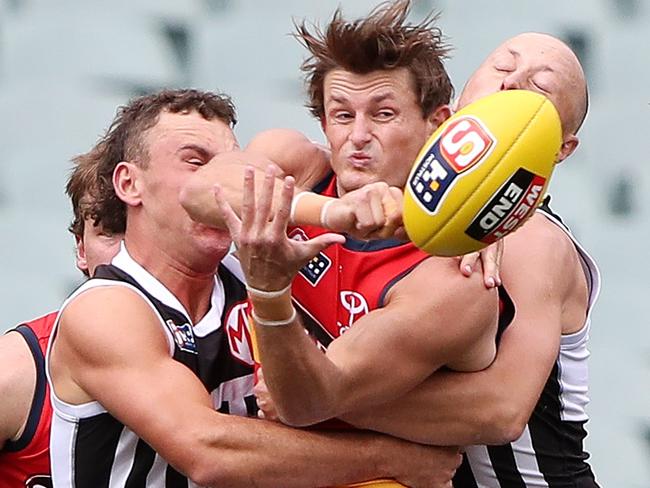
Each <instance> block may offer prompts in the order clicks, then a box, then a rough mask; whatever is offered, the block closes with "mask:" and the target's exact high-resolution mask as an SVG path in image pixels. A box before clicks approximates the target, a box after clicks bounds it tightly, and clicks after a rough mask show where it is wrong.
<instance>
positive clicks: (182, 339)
mask: <svg viewBox="0 0 650 488" xmlns="http://www.w3.org/2000/svg"><path fill="white" fill-rule="evenodd" d="M165 323H166V324H167V328H168V329H169V331H170V332H171V333H172V336H173V337H174V342H175V343H176V345H177V346H178V348H179V349H180V350H181V351H185V352H189V353H191V354H198V353H199V351H198V349H197V347H196V340H194V331H193V330H192V326H191V325H190V324H189V323H188V322H185V323H184V324H177V323H175V322H174V321H173V320H171V319H168V320H167V321H166V322H165Z"/></svg>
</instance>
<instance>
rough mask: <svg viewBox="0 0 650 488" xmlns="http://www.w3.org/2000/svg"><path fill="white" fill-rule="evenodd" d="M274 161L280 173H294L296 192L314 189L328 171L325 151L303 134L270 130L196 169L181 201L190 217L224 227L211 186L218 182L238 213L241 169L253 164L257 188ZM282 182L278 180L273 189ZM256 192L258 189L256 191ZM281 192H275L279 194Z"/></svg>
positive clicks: (290, 174)
mask: <svg viewBox="0 0 650 488" xmlns="http://www.w3.org/2000/svg"><path fill="white" fill-rule="evenodd" d="M271 163H275V164H276V165H277V166H278V167H279V168H280V171H281V173H280V174H278V176H279V177H280V176H293V177H294V178H295V180H296V186H297V188H298V191H300V189H310V188H313V187H314V186H315V185H316V184H317V183H318V182H319V181H321V180H322V179H323V178H324V177H325V175H326V174H327V172H328V171H329V170H330V166H329V156H328V151H327V150H326V149H325V148H323V147H322V146H319V145H317V144H314V143H313V142H311V141H310V140H308V139H307V138H306V137H305V136H304V135H303V134H301V133H300V132H297V131H292V130H288V129H273V130H269V131H265V132H262V133H260V134H258V135H257V136H256V137H255V138H253V140H252V141H251V142H250V144H249V145H248V146H247V147H246V149H245V150H244V151H232V152H228V153H222V154H218V155H216V156H215V157H214V158H212V160H210V162H209V163H208V164H206V165H204V166H202V167H201V168H199V169H198V170H197V171H196V172H195V173H194V174H193V175H192V176H191V177H190V178H189V180H188V183H187V184H186V186H185V188H184V189H183V191H182V192H181V197H180V198H181V204H182V205H183V207H184V208H185V210H186V211H187V212H188V213H189V214H190V216H191V217H192V218H193V219H194V220H196V221H198V222H202V223H204V224H207V225H211V226H214V227H220V228H223V227H224V223H223V220H222V217H221V212H219V209H218V207H217V205H216V203H215V201H214V195H213V186H214V184H215V183H218V184H219V185H220V186H221V188H222V189H223V192H224V196H225V197H226V199H227V200H228V202H229V203H230V204H231V206H232V207H233V208H234V209H235V211H236V212H237V213H239V211H240V206H241V193H242V180H243V175H244V168H245V167H246V166H253V167H254V168H255V170H256V173H257V178H256V181H257V182H258V184H257V185H256V188H257V189H259V187H260V185H261V181H262V180H263V175H264V172H265V170H266V167H267V166H268V165H269V164H271ZM281 185H282V181H281V180H280V179H278V180H277V183H276V189H278V190H279V188H280V186H281ZM256 193H258V194H259V191H256ZM279 193H280V192H279V191H276V192H275V194H276V195H278V194H279Z"/></svg>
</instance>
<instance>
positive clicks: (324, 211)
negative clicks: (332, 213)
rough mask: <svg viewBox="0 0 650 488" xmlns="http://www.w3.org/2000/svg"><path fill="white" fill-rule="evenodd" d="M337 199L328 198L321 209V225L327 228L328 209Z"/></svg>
mask: <svg viewBox="0 0 650 488" xmlns="http://www.w3.org/2000/svg"><path fill="white" fill-rule="evenodd" d="M335 201H336V199H335V198H332V199H331V200H327V201H326V202H325V204H324V205H323V208H321V209H320V226H321V227H325V228H327V209H328V208H330V205H332V204H333V203H334V202H335Z"/></svg>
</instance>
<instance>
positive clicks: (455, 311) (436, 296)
mask: <svg viewBox="0 0 650 488" xmlns="http://www.w3.org/2000/svg"><path fill="white" fill-rule="evenodd" d="M497 300H498V297H497V292H496V290H494V289H492V290H489V289H487V288H485V285H484V284H483V279H482V276H481V273H473V274H472V276H470V277H466V276H463V275H462V274H461V272H460V271H459V265H458V260H457V259H456V258H443V257H430V258H427V259H425V260H424V261H422V262H421V263H420V264H418V265H417V266H416V267H415V268H414V269H413V270H412V271H411V272H410V273H409V274H408V275H406V276H405V277H404V278H403V279H401V280H400V281H399V282H397V284H396V285H395V286H394V287H393V288H392V289H391V290H390V292H389V294H388V296H387V305H388V304H390V305H392V304H393V303H400V304H402V305H404V306H406V307H408V306H411V307H412V304H413V303H414V302H416V303H417V304H418V309H420V310H422V311H423V313H425V314H427V313H432V312H435V313H436V314H437V315H440V316H455V315H456V316H458V315H463V316H468V317H469V316H472V315H473V314H472V313H471V311H470V309H472V310H476V311H477V313H478V314H480V316H484V317H485V319H486V320H485V321H476V322H475V323H476V325H477V327H479V328H481V327H483V325H484V324H485V323H488V324H489V323H492V319H493V315H494V314H493V313H492V312H493V311H496V305H497ZM389 302H390V303H389ZM484 312H485V313H484ZM474 318H476V317H474Z"/></svg>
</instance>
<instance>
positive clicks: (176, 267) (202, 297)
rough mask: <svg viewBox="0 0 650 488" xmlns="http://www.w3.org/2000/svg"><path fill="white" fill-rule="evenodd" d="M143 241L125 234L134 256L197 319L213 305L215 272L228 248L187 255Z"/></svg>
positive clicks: (129, 249)
mask: <svg viewBox="0 0 650 488" xmlns="http://www.w3.org/2000/svg"><path fill="white" fill-rule="evenodd" d="M146 244H148V245H141V244H140V243H139V242H137V241H135V240H130V239H129V238H128V235H127V237H126V238H125V245H126V248H127V250H128V252H129V254H130V255H131V257H132V258H133V259H134V260H135V261H136V262H137V263H138V264H140V266H142V267H143V268H144V269H146V270H147V271H148V272H149V273H151V274H152V275H153V276H154V277H155V278H156V279H157V280H158V281H160V282H161V283H162V284H163V285H164V286H165V288H167V289H168V290H169V291H170V292H171V293H172V294H173V295H174V296H175V297H176V298H177V299H178V300H179V301H180V302H181V304H182V305H183V307H185V310H186V311H187V313H188V314H189V317H190V319H191V320H192V322H193V323H197V322H198V321H199V320H201V319H202V318H203V316H204V315H205V314H206V313H207V312H208V310H209V309H210V302H211V297H212V291H213V288H214V275H215V272H216V268H217V266H218V265H219V263H220V262H221V259H222V258H223V257H224V256H225V255H226V254H227V252H228V249H224V250H223V251H221V252H218V253H214V255H211V256H210V259H209V260H207V259H203V260H202V261H201V262H200V263H199V262H198V259H197V260H191V259H186V261H183V258H188V256H187V255H185V254H183V255H180V254H179V253H172V252H169V251H168V250H166V249H164V248H161V247H158V246H155V245H152V244H153V243H151V242H148V243H146Z"/></svg>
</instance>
